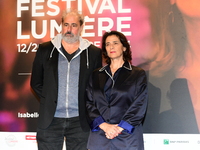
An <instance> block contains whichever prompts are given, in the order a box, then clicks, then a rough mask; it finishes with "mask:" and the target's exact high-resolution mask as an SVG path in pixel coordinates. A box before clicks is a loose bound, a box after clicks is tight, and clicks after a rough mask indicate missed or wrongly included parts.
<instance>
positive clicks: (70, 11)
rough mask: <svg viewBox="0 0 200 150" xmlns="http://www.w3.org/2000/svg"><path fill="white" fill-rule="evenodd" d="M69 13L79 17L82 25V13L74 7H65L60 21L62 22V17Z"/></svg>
mask: <svg viewBox="0 0 200 150" xmlns="http://www.w3.org/2000/svg"><path fill="white" fill-rule="evenodd" d="M69 14H73V15H77V16H78V18H79V22H80V26H82V25H83V23H84V16H83V15H82V13H81V12H80V11H78V10H76V9H66V10H64V11H63V14H62V23H63V22H64V19H65V17H66V16H67V15H69Z"/></svg>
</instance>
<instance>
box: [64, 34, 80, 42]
mask: <svg viewBox="0 0 200 150" xmlns="http://www.w3.org/2000/svg"><path fill="white" fill-rule="evenodd" d="M79 37H80V36H79V34H77V35H74V34H73V33H71V32H66V33H63V34H62V38H63V40H64V41H65V42H66V43H69V44H72V43H75V42H77V41H78V40H79Z"/></svg>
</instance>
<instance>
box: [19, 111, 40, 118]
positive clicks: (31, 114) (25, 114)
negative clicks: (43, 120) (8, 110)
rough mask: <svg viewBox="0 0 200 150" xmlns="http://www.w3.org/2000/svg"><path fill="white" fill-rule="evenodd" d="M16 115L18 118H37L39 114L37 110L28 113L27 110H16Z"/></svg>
mask: <svg viewBox="0 0 200 150" xmlns="http://www.w3.org/2000/svg"><path fill="white" fill-rule="evenodd" d="M17 116H18V118H38V117H39V114H38V112H33V113H29V112H26V113H20V112H18V115H17Z"/></svg>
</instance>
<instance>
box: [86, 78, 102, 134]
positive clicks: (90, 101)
mask: <svg viewBox="0 0 200 150" xmlns="http://www.w3.org/2000/svg"><path fill="white" fill-rule="evenodd" d="M92 82H93V81H92V75H91V76H90V79H89V84H88V86H87V88H86V93H87V101H86V108H87V112H88V115H89V119H90V120H89V124H90V128H91V130H92V131H99V130H100V128H99V125H100V124H101V123H103V122H105V121H104V119H103V117H102V116H101V115H100V112H99V111H98V109H97V108H96V106H95V102H94V98H93V87H92Z"/></svg>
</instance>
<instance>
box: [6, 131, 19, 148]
mask: <svg viewBox="0 0 200 150" xmlns="http://www.w3.org/2000/svg"><path fill="white" fill-rule="evenodd" d="M5 141H6V143H7V145H8V146H10V147H13V146H15V145H16V144H17V143H18V140H17V138H16V137H15V136H14V135H12V134H11V135H8V136H7V137H5Z"/></svg>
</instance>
